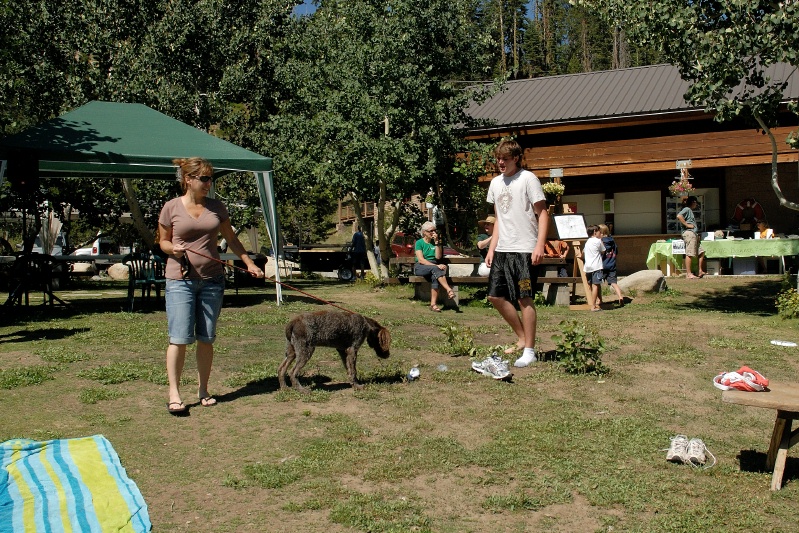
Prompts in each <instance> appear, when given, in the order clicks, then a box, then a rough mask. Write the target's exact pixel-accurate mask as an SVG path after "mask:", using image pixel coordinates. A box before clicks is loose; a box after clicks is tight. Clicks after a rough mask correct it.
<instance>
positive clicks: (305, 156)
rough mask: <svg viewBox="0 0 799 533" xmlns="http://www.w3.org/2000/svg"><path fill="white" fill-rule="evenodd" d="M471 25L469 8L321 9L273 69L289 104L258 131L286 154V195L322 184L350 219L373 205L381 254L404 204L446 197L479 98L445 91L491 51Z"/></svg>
mask: <svg viewBox="0 0 799 533" xmlns="http://www.w3.org/2000/svg"><path fill="white" fill-rule="evenodd" d="M474 15H475V2H474V1H473V0H432V1H430V0H329V1H322V2H320V4H319V7H318V9H317V11H316V12H315V13H314V15H313V16H312V17H310V18H309V19H308V20H307V21H304V22H303V23H302V24H301V26H302V32H301V33H300V32H297V33H296V34H295V35H294V37H295V38H296V41H293V42H292V41H287V44H286V46H287V47H290V51H289V53H287V54H286V56H285V59H286V61H285V62H284V63H283V64H282V65H281V66H280V67H278V75H277V78H278V79H282V80H284V83H286V84H287V86H290V87H292V88H293V89H294V91H295V95H294V97H293V98H291V99H287V100H286V101H284V102H282V103H281V108H280V112H279V114H278V116H276V117H275V120H273V121H270V122H269V123H266V124H264V125H263V129H262V131H263V135H264V137H271V139H272V142H271V144H272V146H273V147H274V148H273V149H274V150H275V152H276V153H282V154H285V156H286V158H287V159H286V160H284V161H283V163H282V166H281V176H282V177H283V179H284V180H289V181H290V187H291V188H292V189H293V190H294V191H295V194H297V195H302V194H306V193H307V191H309V190H311V189H313V188H314V187H317V186H319V185H320V184H321V185H323V186H325V187H326V188H327V189H328V190H330V191H332V192H333V193H334V194H335V195H336V196H337V197H339V198H345V197H348V198H350V199H351V201H352V203H353V205H354V207H355V209H354V211H355V213H357V214H359V213H360V212H361V209H360V204H361V203H362V202H365V201H375V202H376V205H377V210H378V211H377V220H378V224H377V226H378V231H379V232H380V242H381V244H382V245H383V246H386V247H387V245H388V243H389V242H391V237H392V235H393V233H394V231H395V230H396V228H397V223H398V220H399V212H400V209H399V208H400V205H401V204H402V201H403V200H404V199H405V198H407V197H409V196H410V195H411V194H412V193H414V192H417V191H420V190H427V189H428V187H429V186H430V185H431V184H432V185H434V186H435V187H436V188H439V189H442V188H443V189H445V190H446V189H447V184H448V183H449V182H450V181H451V180H452V179H453V170H452V169H453V161H454V160H453V157H454V154H456V153H458V152H461V151H463V150H464V143H463V141H462V140H461V137H460V135H459V129H458V128H459V127H460V125H462V124H467V123H469V122H470V119H469V118H468V117H467V116H466V114H465V112H464V109H465V108H466V106H467V105H468V104H469V102H470V100H471V99H472V98H474V97H477V96H478V94H477V92H476V91H475V90H472V89H466V88H465V87H464V85H463V84H459V83H454V82H453V80H454V79H457V78H458V77H459V76H462V75H463V74H464V73H468V72H473V71H474V69H475V65H476V64H479V62H480V60H481V59H482V58H483V57H484V51H485V50H486V49H487V46H488V45H489V44H490V40H489V39H488V38H487V36H485V35H484V34H482V33H481V32H480V31H478V28H477V27H476V24H475V16H474ZM449 192H450V194H451V195H455V194H456V193H457V191H456V190H453V191H449ZM386 202H391V203H392V204H393V205H394V209H393V210H392V211H391V213H390V214H391V218H388V219H387V218H386V215H387V213H386V211H385V210H384V206H385V204H386ZM371 248H372V246H371V243H370V246H368V247H367V249H371ZM383 252H386V253H383V254H381V255H382V256H383V257H388V256H389V254H388V253H387V252H388V250H387V248H386V249H385V250H383Z"/></svg>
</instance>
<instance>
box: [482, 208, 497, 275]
mask: <svg viewBox="0 0 799 533" xmlns="http://www.w3.org/2000/svg"><path fill="white" fill-rule="evenodd" d="M496 221H497V219H496V218H494V217H493V216H491V215H489V216H487V217H485V220H479V221H478V222H477V226H478V227H479V228H480V234H479V235H478V236H477V250H478V251H479V252H480V256H481V257H482V258H483V261H482V263H480V265H479V266H478V267H477V275H478V276H488V273H489V272H491V269H490V268H488V267H487V266H486V255H487V254H488V247H489V245H490V244H491V236H492V235H494V223H495V222H496Z"/></svg>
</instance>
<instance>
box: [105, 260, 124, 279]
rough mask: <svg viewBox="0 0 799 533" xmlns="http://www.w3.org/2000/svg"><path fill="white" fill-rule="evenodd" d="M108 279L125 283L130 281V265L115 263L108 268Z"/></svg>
mask: <svg viewBox="0 0 799 533" xmlns="http://www.w3.org/2000/svg"><path fill="white" fill-rule="evenodd" d="M108 277H109V278H111V279H113V280H117V281H124V280H127V279H128V265H125V264H123V263H114V264H113V265H111V266H110V267H108Z"/></svg>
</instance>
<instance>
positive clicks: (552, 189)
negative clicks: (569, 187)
mask: <svg viewBox="0 0 799 533" xmlns="http://www.w3.org/2000/svg"><path fill="white" fill-rule="evenodd" d="M541 188H542V189H544V194H551V195H553V196H563V193H564V192H566V187H565V186H564V185H563V184H562V183H555V182H554V181H548V182H546V183H544V184H542V185H541Z"/></svg>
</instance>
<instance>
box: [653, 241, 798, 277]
mask: <svg viewBox="0 0 799 533" xmlns="http://www.w3.org/2000/svg"><path fill="white" fill-rule="evenodd" d="M702 248H703V249H704V250H705V257H707V258H710V259H714V258H718V257H783V256H792V255H799V239H744V240H742V241H731V240H727V239H724V240H718V241H702ZM663 260H666V261H668V262H670V263H671V264H672V265H673V266H675V267H676V268H678V269H682V267H683V256H682V255H677V256H674V257H672V255H671V243H670V242H655V243H652V246H650V247H649V254H648V255H647V257H646V266H647V268H648V269H650V270H655V269H657V268H658V265H660V263H661V261H663Z"/></svg>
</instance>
